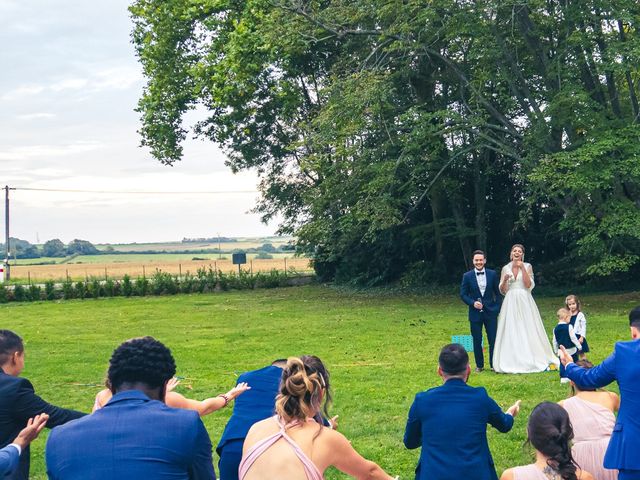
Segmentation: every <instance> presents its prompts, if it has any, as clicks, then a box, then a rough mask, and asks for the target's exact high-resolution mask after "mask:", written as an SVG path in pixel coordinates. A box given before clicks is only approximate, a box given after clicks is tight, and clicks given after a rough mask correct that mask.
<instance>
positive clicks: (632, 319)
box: [629, 307, 640, 328]
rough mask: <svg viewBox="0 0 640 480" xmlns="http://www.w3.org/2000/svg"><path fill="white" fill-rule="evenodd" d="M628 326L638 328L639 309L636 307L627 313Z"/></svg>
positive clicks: (639, 320) (639, 324) (639, 322)
mask: <svg viewBox="0 0 640 480" xmlns="http://www.w3.org/2000/svg"><path fill="white" fill-rule="evenodd" d="M629 326H630V327H636V328H640V307H636V308H634V309H633V310H631V311H630V312H629Z"/></svg>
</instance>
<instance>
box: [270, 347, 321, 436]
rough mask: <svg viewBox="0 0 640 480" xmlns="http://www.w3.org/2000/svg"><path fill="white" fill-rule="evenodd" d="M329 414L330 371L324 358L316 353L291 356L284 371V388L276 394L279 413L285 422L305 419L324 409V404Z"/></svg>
mask: <svg viewBox="0 0 640 480" xmlns="http://www.w3.org/2000/svg"><path fill="white" fill-rule="evenodd" d="M323 400H324V405H323V411H324V413H325V415H326V416H327V417H328V416H329V415H328V413H327V405H328V403H330V402H331V394H330V393H329V372H327V369H326V368H325V367H324V365H323V364H322V361H321V360H320V359H319V358H318V357H316V356H314V355H303V356H302V357H300V358H298V357H290V358H289V359H288V360H287V366H286V367H285V368H284V371H283V372H282V380H281V381H280V392H279V393H278V396H277V397H276V413H277V414H278V416H280V417H281V418H282V419H283V420H284V421H285V422H287V423H289V422H291V421H292V420H301V421H305V420H306V419H307V418H309V417H315V416H316V415H318V414H319V413H320V409H321V406H322V405H321V404H322V403H323Z"/></svg>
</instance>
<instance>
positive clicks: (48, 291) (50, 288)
mask: <svg viewBox="0 0 640 480" xmlns="http://www.w3.org/2000/svg"><path fill="white" fill-rule="evenodd" d="M44 298H45V300H55V299H56V285H55V283H54V282H53V280H47V281H46V282H45V283H44Z"/></svg>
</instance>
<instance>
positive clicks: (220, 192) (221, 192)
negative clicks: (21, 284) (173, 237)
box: [11, 187, 259, 195]
mask: <svg viewBox="0 0 640 480" xmlns="http://www.w3.org/2000/svg"><path fill="white" fill-rule="evenodd" d="M11 190H23V191H34V192H58V193H99V194H109V195H112V194H116V195H224V194H227V193H240V194H248V193H259V192H258V191H257V190H210V191H197V190H192V191H186V192H175V191H160V192H153V191H125V190H76V189H64V188H30V187H13V188H11Z"/></svg>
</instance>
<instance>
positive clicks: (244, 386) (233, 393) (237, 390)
mask: <svg viewBox="0 0 640 480" xmlns="http://www.w3.org/2000/svg"><path fill="white" fill-rule="evenodd" d="M247 390H251V387H250V386H249V384H248V383H247V382H240V383H239V384H237V385H236V386H235V387H233V388H232V389H231V390H229V392H228V393H227V395H228V396H229V397H231V398H236V397H237V396H238V395H242V394H243V393H244V392H246V391H247Z"/></svg>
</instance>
